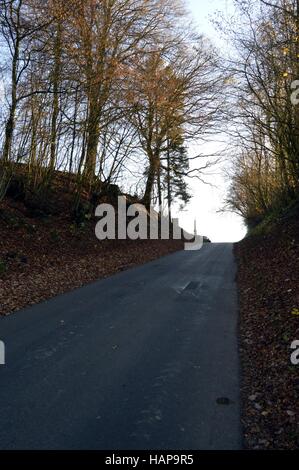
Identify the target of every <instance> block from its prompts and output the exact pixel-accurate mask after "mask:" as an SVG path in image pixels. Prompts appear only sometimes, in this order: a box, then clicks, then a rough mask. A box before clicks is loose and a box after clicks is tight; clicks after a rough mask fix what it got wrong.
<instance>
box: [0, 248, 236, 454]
mask: <svg viewBox="0 0 299 470" xmlns="http://www.w3.org/2000/svg"><path fill="white" fill-rule="evenodd" d="M234 279H235V264H234V257H233V252H232V245H230V244H211V245H205V246H204V247H203V249H202V250H200V251H198V252H178V253H175V254H173V255H170V256H167V257H164V258H162V259H159V260H156V261H153V262H151V263H148V264H146V265H144V266H140V267H137V268H134V269H131V270H128V271H126V272H122V273H119V274H116V275H115V276H112V277H111V278H109V279H105V280H101V281H98V282H95V283H93V284H91V285H88V286H86V287H83V288H81V289H78V290H76V291H74V292H71V293H67V294H64V295H61V296H59V297H56V298H54V299H52V300H49V301H47V302H44V303H42V304H39V305H36V306H33V307H30V308H27V309H25V310H23V311H21V312H19V313H17V314H14V315H12V316H10V317H6V318H2V319H0V340H2V341H4V342H5V345H6V365H5V366H0V449H109V450H132V449H136V450H139V449H157V450H160V449H163V450H170V449H172V450H184V449H185V450H186V449H188V450H194V449H199V450H201V449H239V448H241V443H242V438H241V425H240V401H239V362H238V348H237V292H236V285H235V281H234Z"/></svg>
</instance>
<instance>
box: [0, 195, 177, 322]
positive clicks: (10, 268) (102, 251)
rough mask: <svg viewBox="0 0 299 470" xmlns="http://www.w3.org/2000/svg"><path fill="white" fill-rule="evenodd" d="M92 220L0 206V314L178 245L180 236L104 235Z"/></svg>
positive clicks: (18, 207) (175, 247)
mask: <svg viewBox="0 0 299 470" xmlns="http://www.w3.org/2000/svg"><path fill="white" fill-rule="evenodd" d="M95 223H96V222H95V220H93V221H86V223H85V225H84V227H81V228H79V227H76V226H75V225H74V224H73V223H72V221H71V219H69V218H67V217H65V216H61V217H48V218H47V219H44V220H43V219H41V220H37V219H32V218H29V217H28V216H27V215H26V211H25V212H24V206H23V205H22V204H18V203H13V205H10V206H8V204H7V203H5V204H4V203H2V205H1V207H0V315H1V314H2V315H6V314H9V313H11V312H13V311H16V310H19V309H21V308H23V307H26V306H28V305H32V304H35V303H37V302H40V301H42V300H45V299H49V298H50V297H53V296H56V295H58V294H61V293H64V292H67V291H69V290H72V289H75V288H77V287H81V286H82V285H84V284H87V283H89V282H92V281H95V280H97V279H100V278H104V277H107V276H109V275H112V274H114V273H116V272H119V271H123V270H125V269H128V268H130V267H133V266H136V265H139V264H143V263H146V262H148V261H151V260H154V259H156V258H158V257H160V256H164V255H166V254H169V253H172V252H174V251H177V250H180V249H182V248H183V243H182V242H181V241H180V240H179V241H173V240H170V241H167V240H148V241H147V240H138V241H130V240H119V241H117V240H115V241H114V240H113V241H110V240H105V241H98V240H97V239H96V236H95Z"/></svg>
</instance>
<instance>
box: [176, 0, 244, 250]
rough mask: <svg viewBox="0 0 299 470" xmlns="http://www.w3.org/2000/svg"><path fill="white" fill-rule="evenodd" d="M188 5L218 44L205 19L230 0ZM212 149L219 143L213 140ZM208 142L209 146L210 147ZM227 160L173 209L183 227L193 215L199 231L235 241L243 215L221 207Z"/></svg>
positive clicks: (194, 0)
mask: <svg viewBox="0 0 299 470" xmlns="http://www.w3.org/2000/svg"><path fill="white" fill-rule="evenodd" d="M186 4H187V7H188V9H190V11H191V13H192V17H193V19H194V22H195V24H196V28H197V29H198V31H199V32H200V33H203V34H205V35H206V36H208V37H209V39H210V40H211V41H212V42H213V43H214V44H215V45H216V47H217V46H220V45H221V46H222V45H223V43H220V39H219V38H218V35H217V33H216V31H215V30H214V28H213V25H212V24H211V22H210V21H209V17H210V15H213V13H214V12H215V11H217V10H220V11H222V12H224V13H229V12H231V11H232V0H186ZM213 145H214V149H212V151H215V152H216V150H217V149H218V148H219V144H217V143H215V144H213ZM213 145H212V147H213ZM204 150H205V147H204V145H203V144H201V143H199V144H198V147H197V148H196V146H193V148H190V153H191V154H193V153H194V152H196V153H203V152H204ZM229 163H230V162H228V161H224V162H222V163H221V165H217V166H215V167H214V168H213V169H212V170H209V173H210V174H209V175H206V176H205V177H204V180H205V181H206V182H208V183H210V184H204V183H201V182H199V181H198V180H191V181H190V188H191V193H192V194H193V198H192V201H191V202H190V203H189V204H188V205H187V207H186V208H185V210H184V211H183V212H179V211H178V212H177V214H176V215H177V216H178V217H179V220H180V223H181V226H183V227H184V228H185V229H186V230H188V231H190V230H193V227H194V219H196V224H197V230H198V233H199V234H202V235H206V236H208V237H209V238H210V239H211V240H212V241H213V242H237V241H239V240H241V239H242V238H244V236H245V235H246V228H245V225H244V222H243V219H242V218H241V217H239V216H238V215H236V214H233V213H231V212H223V211H221V210H222V209H223V207H224V199H225V196H226V194H227V189H228V187H229V180H228V178H227V176H226V174H225V173H226V169H227V168H228V167H229Z"/></svg>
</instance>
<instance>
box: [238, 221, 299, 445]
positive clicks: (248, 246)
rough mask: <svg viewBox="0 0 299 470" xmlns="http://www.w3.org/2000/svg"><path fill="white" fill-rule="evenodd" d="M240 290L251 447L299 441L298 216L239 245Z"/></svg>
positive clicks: (247, 430)
mask: <svg viewBox="0 0 299 470" xmlns="http://www.w3.org/2000/svg"><path fill="white" fill-rule="evenodd" d="M236 255H237V260H238V266H239V272H238V284H239V290H240V310H241V319H240V333H241V345H240V347H241V358H242V373H243V385H242V398H243V425H244V431H245V444H246V447H247V448H251V449H295V448H298V445H299V426H298V403H299V366H294V365H292V364H291V360H290V356H291V353H292V351H291V349H290V347H291V344H292V342H293V341H294V340H299V318H298V316H296V315H295V314H294V311H296V310H297V309H298V308H299V276H298V273H299V223H298V216H297V217H294V218H292V219H290V220H287V221H285V223H280V224H279V225H278V226H277V227H276V229H275V230H274V231H273V232H272V233H271V234H269V235H264V236H259V237H258V236H255V237H251V238H248V239H245V240H244V241H243V242H241V243H239V244H238V245H237V246H236Z"/></svg>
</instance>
